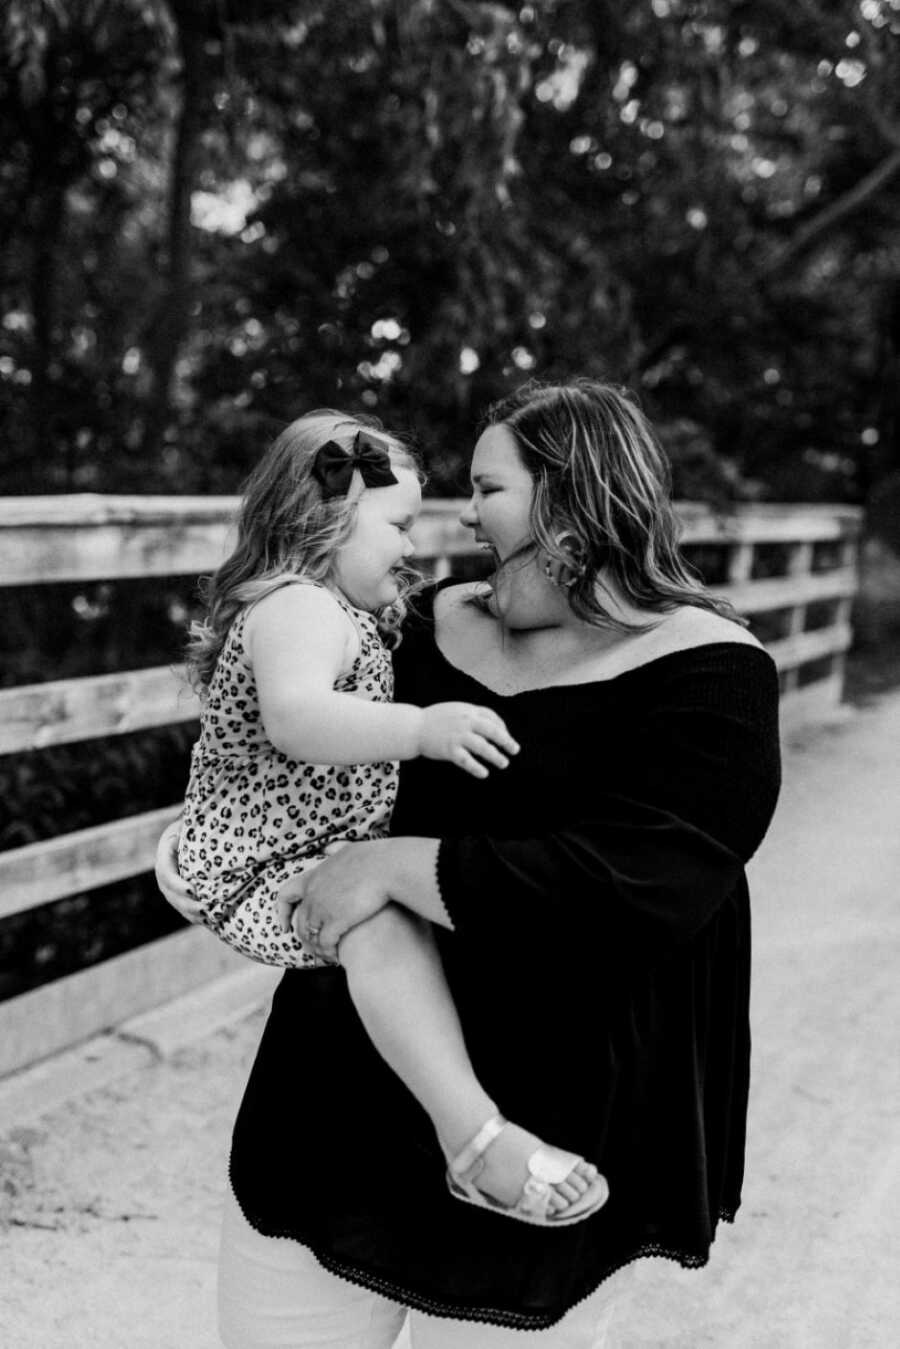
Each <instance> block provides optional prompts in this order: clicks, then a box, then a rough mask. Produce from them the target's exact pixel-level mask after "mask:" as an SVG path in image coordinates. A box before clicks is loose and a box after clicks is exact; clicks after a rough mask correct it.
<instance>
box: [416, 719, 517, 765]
mask: <svg viewBox="0 0 900 1349" xmlns="http://www.w3.org/2000/svg"><path fill="white" fill-rule="evenodd" d="M518 752H519V746H518V745H517V744H516V742H515V740H513V738H512V736H511V735H510V733H509V731H508V730H507V729H506V725H505V724H504V722H503V720H502V718H501V717H498V716H497V713H496V712H494V711H492V710H491V708H489V707H477V706H476V705H475V704H474V703H434V704H433V705H432V706H431V707H426V708H423V709H422V731H421V734H420V736H419V753H420V754H421V755H423V757H424V758H426V759H446V760H447V761H448V762H449V763H454V764H456V766H457V768H462V769H463V770H464V771H465V772H466V773H471V774H472V776H473V777H475V778H486V777H487V775H488V770H487V768H485V766H484V765H485V764H491V765H492V766H493V767H494V768H506V766H507V765H508V763H509V759H508V757H507V755H510V754H518ZM482 759H483V760H484V763H481V762H479V761H480V760H482Z"/></svg>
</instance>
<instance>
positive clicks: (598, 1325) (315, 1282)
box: [219, 1189, 631, 1349]
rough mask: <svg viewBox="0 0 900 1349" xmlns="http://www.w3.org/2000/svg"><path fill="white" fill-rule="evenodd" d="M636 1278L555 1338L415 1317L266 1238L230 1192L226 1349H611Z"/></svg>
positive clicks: (223, 1260)
mask: <svg viewBox="0 0 900 1349" xmlns="http://www.w3.org/2000/svg"><path fill="white" fill-rule="evenodd" d="M630 1278H631V1270H630V1269H628V1270H620V1271H619V1273H618V1274H616V1275H614V1276H613V1278H612V1279H611V1280H607V1281H606V1283H604V1284H602V1285H601V1287H600V1288H598V1289H597V1291H596V1293H594V1294H593V1295H592V1296H591V1297H589V1298H586V1299H585V1300H584V1301H583V1302H581V1303H579V1304H578V1306H577V1307H573V1308H572V1310H571V1311H570V1312H569V1313H568V1314H567V1315H566V1316H564V1317H563V1319H562V1321H560V1322H558V1323H557V1324H556V1325H555V1326H551V1328H550V1329H549V1330H505V1329H503V1328H502V1327H501V1326H490V1325H481V1324H476V1323H475V1322H474V1321H449V1320H446V1319H444V1318H442V1317H436V1316H426V1315H425V1313H424V1312H418V1311H410V1310H409V1309H408V1308H406V1307H403V1306H401V1305H400V1304H399V1303H397V1302H392V1301H391V1300H390V1298H386V1297H383V1296H381V1294H379V1293H370V1292H369V1291H368V1290H367V1289H365V1288H358V1287H356V1285H355V1284H352V1283H347V1282H346V1281H345V1280H344V1279H339V1278H338V1277H337V1276H336V1275H334V1274H331V1273H330V1272H329V1271H328V1270H327V1269H323V1268H322V1266H321V1265H320V1264H319V1262H318V1261H317V1260H316V1258H315V1256H314V1255H313V1254H312V1253H311V1252H310V1251H309V1250H307V1248H306V1247H305V1246H302V1245H301V1244H300V1243H299V1242H297V1241H289V1240H282V1239H280V1238H277V1237H264V1236H262V1235H261V1234H260V1233H259V1232H257V1231H256V1230H255V1229H254V1228H253V1227H251V1226H250V1224H249V1223H248V1222H247V1220H246V1218H245V1217H244V1215H243V1214H242V1213H241V1211H240V1209H239V1208H238V1205H237V1201H236V1200H235V1198H234V1196H233V1195H232V1193H231V1191H230V1189H229V1191H228V1195H227V1198H226V1201H225V1215H224V1219H223V1223H222V1245H221V1250H220V1253H219V1333H220V1335H221V1337H222V1343H223V1344H224V1345H225V1349H276V1346H277V1349H325V1346H328V1347H329V1349H391V1347H392V1346H393V1345H394V1342H395V1340H396V1339H397V1336H398V1335H400V1333H401V1331H403V1329H404V1323H406V1329H407V1331H408V1336H409V1338H408V1339H407V1338H406V1335H404V1337H403V1339H402V1340H401V1342H400V1344H399V1345H397V1349H406V1346H409V1349H473V1347H474V1346H477V1349H532V1346H533V1347H534V1349H610V1341H609V1339H608V1338H607V1333H608V1331H609V1328H610V1325H611V1322H612V1319H613V1315H614V1313H615V1311H616V1310H617V1304H618V1302H619V1295H620V1293H621V1292H622V1290H623V1288H624V1287H625V1286H627V1285H628V1284H629V1283H630Z"/></svg>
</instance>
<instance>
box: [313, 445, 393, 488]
mask: <svg viewBox="0 0 900 1349" xmlns="http://www.w3.org/2000/svg"><path fill="white" fill-rule="evenodd" d="M354 469H359V472H360V474H361V475H362V480H363V482H364V483H365V484H366V486H367V487H390V485H391V483H395V482H396V481H397V479H396V478H395V476H394V474H393V473H392V472H391V460H390V456H389V455H388V453H387V451H386V450H385V449H384V446H383V444H382V443H381V441H379V440H376V438H375V437H374V436H371V435H369V433H368V432H367V431H357V433H356V439H355V440H354V442H353V450H352V452H350V451H348V450H345V449H343V448H342V446H340V445H338V444H337V443H336V442H335V441H333V440H327V441H326V442H325V444H324V445H322V446H320V448H319V449H318V450H317V451H316V457H315V459H314V460H313V466H312V474H313V477H314V478H315V479H316V481H317V482H320V483H321V484H322V496H323V497H324V498H325V499H326V501H327V500H328V498H329V497H344V496H346V495H347V493H348V492H349V490H350V484H351V482H352V481H353V470H354Z"/></svg>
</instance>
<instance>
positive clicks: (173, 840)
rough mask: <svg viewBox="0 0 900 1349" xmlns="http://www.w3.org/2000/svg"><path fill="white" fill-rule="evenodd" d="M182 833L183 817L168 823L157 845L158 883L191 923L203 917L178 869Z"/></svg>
mask: <svg viewBox="0 0 900 1349" xmlns="http://www.w3.org/2000/svg"><path fill="white" fill-rule="evenodd" d="M180 833H181V817H180V816H179V817H178V819H177V820H173V821H172V823H171V824H167V825H166V827H165V829H164V830H163V832H162V834H161V835H160V839H159V842H158V843H157V845H156V867H155V872H156V884H157V885H158V886H159V888H160V890H161V891H162V893H163V898H164V899H166V900H168V902H169V903H170V904H171V905H172V908H173V909H177V910H178V912H179V913H180V914H181V916H182V918H186V919H187V920H188V922H189V923H199V922H200V921H201V918H202V914H201V909H200V904H199V902H198V901H197V900H196V899H195V898H194V896H193V895H192V893H191V891H190V889H189V888H188V886H187V885H186V884H185V882H184V881H183V880H182V879H181V873H180V872H179V870H178V836H179V835H180Z"/></svg>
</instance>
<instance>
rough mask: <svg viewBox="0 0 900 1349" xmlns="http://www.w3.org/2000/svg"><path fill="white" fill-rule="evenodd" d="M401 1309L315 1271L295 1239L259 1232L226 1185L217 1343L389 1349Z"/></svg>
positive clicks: (235, 1347) (254, 1347)
mask: <svg viewBox="0 0 900 1349" xmlns="http://www.w3.org/2000/svg"><path fill="white" fill-rule="evenodd" d="M405 1316H406V1308H405V1307H401V1306H400V1305H399V1304H398V1303H396V1302H391V1301H390V1299H388V1298H385V1297H381V1296H380V1295H379V1294H378V1293H370V1292H368V1291H367V1290H366V1289H364V1288H357V1287H356V1286H355V1285H354V1284H351V1283H347V1282H346V1281H345V1280H343V1279H339V1278H338V1277H337V1276H336V1275H335V1274H331V1273H329V1271H328V1270H327V1269H323V1268H322V1266H321V1265H320V1264H319V1262H318V1261H317V1260H316V1258H315V1256H314V1255H313V1254H312V1252H311V1251H309V1250H307V1248H306V1247H305V1246H301V1245H300V1243H299V1242H297V1241H285V1240H280V1239H278V1238H276V1237H264V1236H262V1234H261V1233H259V1232H257V1231H256V1230H255V1228H253V1227H251V1226H250V1224H249V1223H248V1222H247V1220H246V1218H245V1217H244V1215H243V1214H242V1213H241V1210H240V1209H239V1208H238V1204H237V1201H236V1199H235V1198H234V1195H233V1194H232V1193H231V1190H230V1189H229V1190H228V1194H227V1196H226V1200H225V1213H224V1216H223V1221H222V1243H221V1247H220V1251H219V1334H220V1336H221V1339H222V1343H223V1345H225V1349H276V1346H277V1349H325V1346H328V1349H391V1345H393V1343H394V1341H395V1339H396V1337H397V1335H398V1333H399V1331H400V1328H401V1326H402V1325H403V1321H404V1318H405Z"/></svg>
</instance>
